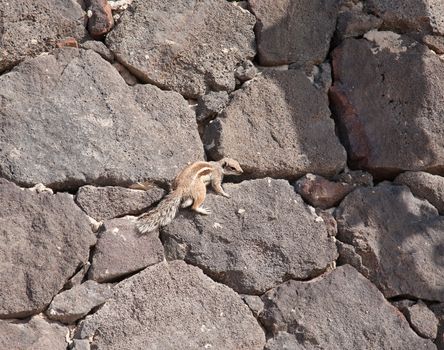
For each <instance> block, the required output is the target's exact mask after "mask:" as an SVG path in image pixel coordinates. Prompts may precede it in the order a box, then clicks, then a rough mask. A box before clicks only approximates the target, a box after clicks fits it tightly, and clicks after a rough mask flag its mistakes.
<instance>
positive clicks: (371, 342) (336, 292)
mask: <svg viewBox="0 0 444 350" xmlns="http://www.w3.org/2000/svg"><path fill="white" fill-rule="evenodd" d="M262 299H263V300H264V302H265V311H264V312H263V314H262V322H263V324H264V325H265V327H266V328H267V330H268V331H271V332H272V334H273V335H274V337H277V338H278V340H277V341H279V342H280V343H281V344H284V345H285V344H287V345H291V347H288V349H310V350H312V349H313V350H314V349H331V350H356V349H373V350H385V349H399V350H401V349H403V350H418V349H424V350H426V349H429V350H433V349H436V347H435V345H434V344H433V343H432V342H431V341H430V340H426V339H422V338H421V337H419V336H418V335H416V334H415V332H413V330H412V329H411V328H410V326H409V324H408V323H407V321H406V319H405V318H404V317H403V316H402V315H401V313H400V312H399V311H398V310H397V309H396V308H395V307H393V306H392V305H390V303H389V302H387V300H385V299H384V296H383V295H382V294H381V293H380V292H379V291H378V289H377V288H376V287H375V286H374V285H373V284H371V283H370V282H369V281H368V280H367V279H365V278H364V277H363V276H362V275H361V274H359V273H358V272H357V271H356V270H355V269H354V268H352V267H351V266H349V265H345V266H341V267H339V268H337V269H336V270H333V272H331V273H330V274H328V275H325V276H322V277H320V278H318V279H315V280H312V281H309V282H299V281H288V282H285V283H283V284H282V285H280V286H279V287H277V288H274V289H272V290H271V291H269V292H267V293H266V294H265V295H264V296H263V297H262ZM283 332H284V333H283ZM289 334H290V335H292V336H293V339H289V338H290V337H289ZM298 345H299V346H298ZM283 348H285V347H283ZM269 349H270V350H271V349H279V347H273V346H269Z"/></svg>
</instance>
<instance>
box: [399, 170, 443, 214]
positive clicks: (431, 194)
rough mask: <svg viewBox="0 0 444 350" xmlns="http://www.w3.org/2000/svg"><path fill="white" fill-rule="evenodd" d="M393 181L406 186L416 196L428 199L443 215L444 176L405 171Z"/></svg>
mask: <svg viewBox="0 0 444 350" xmlns="http://www.w3.org/2000/svg"><path fill="white" fill-rule="evenodd" d="M395 183H397V184H402V185H406V186H408V187H409V188H410V191H412V193H413V194H414V195H415V196H416V197H418V198H421V199H426V200H428V201H429V202H430V204H432V205H433V206H434V207H435V208H436V209H438V211H439V213H440V214H441V215H444V177H442V176H438V175H432V174H429V173H425V172H421V171H418V172H413V171H407V172H405V173H402V174H401V175H399V176H398V177H397V178H396V179H395Z"/></svg>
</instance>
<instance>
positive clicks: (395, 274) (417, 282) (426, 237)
mask: <svg viewBox="0 0 444 350" xmlns="http://www.w3.org/2000/svg"><path fill="white" fill-rule="evenodd" d="M336 219H337V222H338V235H337V237H338V239H339V240H341V241H343V242H345V243H346V244H349V245H352V246H353V247H354V250H355V254H356V255H357V256H355V257H352V256H350V257H349V258H346V257H343V258H345V262H348V263H350V264H352V265H354V266H355V267H356V268H357V269H358V270H359V271H360V272H361V273H362V274H364V276H366V277H367V278H369V279H370V280H371V281H372V282H373V283H375V284H376V285H377V286H378V288H379V289H380V290H381V291H382V292H383V293H384V295H385V296H386V297H395V296H401V295H404V296H412V297H414V298H421V299H425V300H438V301H442V300H444V275H443V274H442V273H441V270H442V266H443V262H442V255H443V251H444V237H443V234H442V232H443V230H444V218H443V217H441V216H439V215H438V212H437V210H436V209H435V208H434V207H433V206H432V205H430V204H429V203H428V202H427V201H423V200H420V199H418V198H416V197H414V196H413V195H412V193H411V192H410V190H409V189H408V188H407V187H405V186H392V185H390V184H385V183H382V184H380V185H378V186H376V187H374V188H365V187H361V188H358V189H356V190H354V191H353V192H352V193H350V194H349V195H348V196H347V197H345V199H344V200H343V201H342V202H341V204H340V206H339V207H338V210H337V212H336ZM349 253H352V252H350V251H349Z"/></svg>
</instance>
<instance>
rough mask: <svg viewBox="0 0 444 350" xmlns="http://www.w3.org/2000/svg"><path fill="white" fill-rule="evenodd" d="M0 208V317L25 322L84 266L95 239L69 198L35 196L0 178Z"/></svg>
mask: <svg viewBox="0 0 444 350" xmlns="http://www.w3.org/2000/svg"><path fill="white" fill-rule="evenodd" d="M0 207H1V208H2V209H1V210H0V318H17V317H20V318H22V317H27V316H30V315H32V314H37V313H39V312H40V311H42V310H43V309H44V308H45V307H46V306H47V305H49V303H50V302H51V300H52V298H53V297H54V296H55V295H56V294H57V293H58V292H59V291H60V290H61V289H62V287H63V285H64V284H65V283H66V282H67V281H68V280H69V279H70V278H71V276H72V275H74V273H75V272H76V269H77V268H78V267H79V266H81V265H83V264H84V263H85V262H86V261H88V257H89V249H90V246H92V245H94V244H95V242H96V237H95V235H94V234H93V232H92V231H91V228H90V225H89V221H88V217H87V216H86V215H85V214H84V213H83V212H82V211H81V210H80V209H79V207H77V206H76V205H75V203H74V200H73V199H72V197H71V196H70V195H68V194H62V193H58V194H55V195H53V194H50V193H48V192H43V193H39V194H38V193H35V192H32V191H30V190H23V189H21V188H19V187H17V186H16V185H14V184H12V183H10V182H8V181H6V180H4V179H0Z"/></svg>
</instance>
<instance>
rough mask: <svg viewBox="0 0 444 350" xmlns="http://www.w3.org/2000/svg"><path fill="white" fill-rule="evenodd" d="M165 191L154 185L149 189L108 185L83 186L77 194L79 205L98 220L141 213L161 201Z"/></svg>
mask: <svg viewBox="0 0 444 350" xmlns="http://www.w3.org/2000/svg"><path fill="white" fill-rule="evenodd" d="M164 194H165V191H164V190H162V189H161V188H159V187H157V186H152V187H151V188H150V189H148V190H147V191H141V190H133V189H130V188H124V187H116V186H106V187H95V186H89V185H88V186H83V187H80V188H79V191H78V192H77V195H76V199H75V200H76V203H77V205H78V206H79V207H80V208H81V209H82V210H83V211H84V212H85V213H87V214H88V215H89V216H91V217H93V218H94V219H96V220H99V221H100V220H104V219H113V218H115V217H118V216H123V215H137V214H141V213H142V212H143V211H145V210H146V209H147V208H148V207H150V206H151V205H153V204H154V203H155V202H157V201H159V200H160V199H161V198H162V197H163V195H164Z"/></svg>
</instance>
